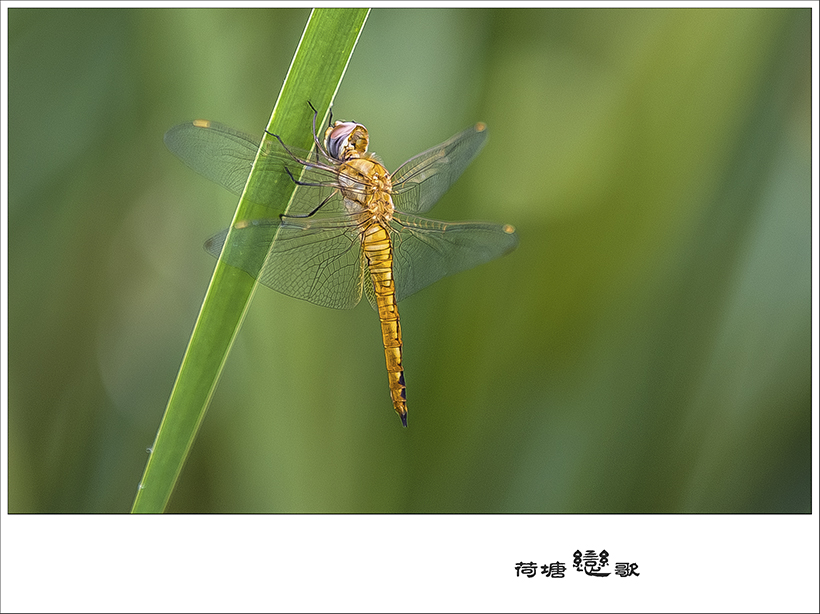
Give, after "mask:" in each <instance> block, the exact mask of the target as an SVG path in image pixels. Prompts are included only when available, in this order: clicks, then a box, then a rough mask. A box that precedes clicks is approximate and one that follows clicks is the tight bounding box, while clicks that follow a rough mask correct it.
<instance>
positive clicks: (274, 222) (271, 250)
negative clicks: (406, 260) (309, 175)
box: [205, 215, 366, 309]
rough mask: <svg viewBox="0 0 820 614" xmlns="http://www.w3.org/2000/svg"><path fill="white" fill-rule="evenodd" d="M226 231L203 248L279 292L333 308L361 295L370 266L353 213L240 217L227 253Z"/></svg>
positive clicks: (346, 306)
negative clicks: (245, 219)
mask: <svg viewBox="0 0 820 614" xmlns="http://www.w3.org/2000/svg"><path fill="white" fill-rule="evenodd" d="M227 236H228V230H227V229H226V230H223V231H222V232H220V233H219V234H216V235H214V236H213V237H211V238H210V239H208V240H207V241H206V242H205V249H206V250H207V251H208V253H210V254H211V255H212V256H214V257H216V258H219V257H220V253H221V254H222V259H223V260H225V261H226V262H227V263H228V264H230V265H232V266H235V267H237V268H239V269H242V270H243V271H245V272H247V273H249V274H250V275H251V276H253V277H254V278H256V279H258V280H259V283H261V284H264V285H266V286H268V287H269V288H273V289H274V290H276V291H277V292H281V293H282V294H287V295H288V296H292V297H294V298H298V299H302V300H305V301H309V302H311V303H315V304H317V305H322V306H323V307H332V308H334V309H350V308H351V307H354V306H355V305H356V304H357V303H358V302H359V299H361V296H362V284H363V281H364V277H365V275H364V273H365V268H366V267H365V262H364V257H363V255H362V249H361V239H360V238H359V228H358V226H357V224H356V221H355V219H354V218H352V217H351V216H347V215H345V216H333V217H325V218H322V219H317V217H316V216H314V217H312V218H307V219H296V220H292V219H290V218H285V221H279V220H278V219H268V220H252V221H246V222H239V223H237V224H236V227H235V228H234V231H233V232H232V233H231V235H230V236H231V239H230V241H229V244H228V245H227V246H226V248H225V250H224V252H223V249H222V248H223V245H224V243H225V239H226V237H227Z"/></svg>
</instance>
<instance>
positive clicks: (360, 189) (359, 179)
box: [339, 156, 395, 223]
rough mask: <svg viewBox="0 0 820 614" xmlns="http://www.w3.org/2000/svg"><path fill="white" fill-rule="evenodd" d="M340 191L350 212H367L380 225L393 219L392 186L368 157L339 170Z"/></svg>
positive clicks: (377, 165)
mask: <svg viewBox="0 0 820 614" xmlns="http://www.w3.org/2000/svg"><path fill="white" fill-rule="evenodd" d="M339 187H340V188H341V191H342V195H343V197H344V201H345V207H346V208H347V210H348V211H349V212H351V213H361V212H367V213H368V214H369V215H370V216H371V217H372V218H375V220H377V221H380V222H383V223H386V222H389V221H390V220H391V219H392V217H393V211H395V207H394V206H393V199H392V196H391V193H392V191H393V183H392V181H391V180H390V173H388V172H387V169H386V168H384V166H382V165H381V164H380V163H379V162H378V161H376V160H374V159H372V158H370V157H369V156H367V157H364V158H354V159H352V160H348V161H347V162H345V163H344V164H342V166H341V167H340V169H339Z"/></svg>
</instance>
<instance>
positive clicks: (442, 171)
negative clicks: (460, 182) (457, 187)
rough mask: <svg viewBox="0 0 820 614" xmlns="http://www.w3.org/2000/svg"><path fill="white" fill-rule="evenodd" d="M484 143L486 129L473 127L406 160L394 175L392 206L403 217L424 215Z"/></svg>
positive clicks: (481, 125)
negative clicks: (414, 214)
mask: <svg viewBox="0 0 820 614" xmlns="http://www.w3.org/2000/svg"><path fill="white" fill-rule="evenodd" d="M486 142H487V126H485V125H484V124H480V123H479V124H476V125H475V126H473V127H471V128H467V130H464V131H463V132H459V133H458V134H457V135H455V136H454V137H453V138H451V139H450V140H449V141H445V142H444V143H442V144H441V145H437V146H435V147H433V148H432V149H428V150H427V151H425V152H423V153H420V154H419V155H417V156H415V157H413V158H410V159H409V160H408V161H407V162H405V163H404V164H402V165H401V166H400V167H399V168H398V169H397V170H396V172H395V173H393V174H392V176H391V177H392V180H393V204H394V205H395V206H396V209H398V210H399V211H403V212H405V213H424V212H425V211H428V210H429V209H430V208H431V207H432V206H433V205H434V204H436V202H437V201H438V199H439V198H441V197H442V195H443V194H444V193H445V192H446V191H447V189H448V188H449V187H450V186H451V185H453V183H454V182H455V180H456V179H458V178H459V176H460V175H461V173H463V172H464V169H465V168H467V165H468V164H470V162H472V160H473V158H475V157H476V156H477V155H478V152H479V151H481V148H482V147H484V144H485V143H486Z"/></svg>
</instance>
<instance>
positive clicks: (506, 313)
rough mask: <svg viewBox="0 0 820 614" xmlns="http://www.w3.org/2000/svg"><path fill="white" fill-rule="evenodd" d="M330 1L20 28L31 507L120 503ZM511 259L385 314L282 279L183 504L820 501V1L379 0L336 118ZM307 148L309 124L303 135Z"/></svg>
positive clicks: (15, 79)
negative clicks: (818, 322) (449, 169)
mask: <svg viewBox="0 0 820 614" xmlns="http://www.w3.org/2000/svg"><path fill="white" fill-rule="evenodd" d="M307 15H308V11H307V10H263V9H254V10H248V9H246V10H160V9H143V10H112V9H105V10H78V9H66V10H59V9H35V10H29V9H11V10H10V11H9V50H8V52H9V160H8V166H9V214H8V216H9V219H8V229H9V261H8V266H9V374H8V375H9V509H10V511H12V512H117V511H127V510H128V509H129V508H130V505H131V502H132V500H133V497H134V494H135V489H136V486H137V484H138V482H139V479H140V475H141V473H142V470H143V467H144V465H145V462H146V458H147V456H146V452H145V449H146V447H147V446H149V445H150V444H151V442H152V441H153V438H154V435H155V433H156V428H157V426H158V424H159V421H160V418H161V415H162V411H163V409H164V407H165V404H166V402H167V397H168V393H169V392H170V389H171V386H172V384H173V381H174V377H175V375H176V372H177V369H178V367H179V363H180V360H181V358H182V354H183V352H184V349H185V346H186V342H187V339H188V337H189V335H190V332H191V327H192V326H193V323H194V321H195V319H196V315H197V311H198V308H199V305H200V303H201V300H202V296H203V293H204V291H205V288H206V287H207V284H208V279H209V275H210V272H211V270H212V268H213V265H214V261H213V260H212V259H211V258H210V257H209V256H207V255H206V254H205V253H204V251H203V250H202V248H201V244H202V241H203V240H204V238H206V237H207V236H209V235H210V234H211V233H213V232H215V231H217V230H219V229H220V228H222V227H224V226H225V225H227V223H228V222H229V219H230V215H231V212H232V210H233V209H232V208H233V206H234V205H235V200H234V198H233V197H232V196H231V195H230V194H228V193H225V192H223V191H221V190H220V189H219V188H218V187H217V186H215V185H212V184H209V183H208V182H207V181H205V180H204V179H202V178H201V177H198V176H197V175H195V174H193V173H192V172H190V171H189V170H188V169H187V168H186V167H184V166H183V165H182V164H181V163H179V162H178V161H177V160H176V159H175V158H174V157H173V156H172V155H171V154H170V153H168V152H167V151H166V150H165V148H164V146H163V143H162V135H163V133H164V131H165V130H166V129H167V128H169V127H170V126H172V125H174V124H176V123H178V122H181V121H185V120H189V119H193V118H197V117H203V118H207V119H213V120H218V121H222V122H224V123H227V124H229V125H232V126H235V127H237V128H240V129H242V130H246V131H249V132H257V133H260V134H261V131H262V130H263V128H264V126H265V122H266V120H267V118H268V116H269V114H270V111H271V107H272V105H273V102H274V101H275V99H276V96H277V93H278V91H279V88H280V85H281V82H282V79H283V78H284V75H285V72H286V71H287V67H288V65H289V62H290V60H291V56H292V53H293V50H294V49H295V47H296V44H297V42H298V39H299V36H300V34H301V32H302V30H303V27H304V23H305V20H306V19H307ZM335 116H336V117H337V118H340V119H355V120H356V121H359V122H361V123H364V124H365V125H367V127H368V129H369V131H370V135H371V147H372V149H373V150H375V151H376V152H377V153H379V154H380V155H381V156H382V157H383V158H384V160H385V161H386V163H387V166H388V168H395V167H397V166H398V165H399V164H400V163H401V162H403V161H404V160H405V159H407V158H409V157H410V156H412V155H414V154H416V153H418V152H420V151H422V150H423V149H426V148H427V147H429V146H431V145H434V144H436V143H438V142H441V141H443V140H445V139H446V138H448V137H450V136H451V135H452V134H454V133H455V132H457V131H459V130H461V129H462V128H464V127H466V126H468V125H470V124H471V123H473V122H475V121H479V120H480V121H485V122H487V124H488V126H489V129H490V141H489V144H488V146H487V147H486V148H485V150H484V151H483V152H482V154H481V155H480V156H479V158H478V159H477V160H476V161H475V162H474V163H473V165H472V167H471V168H470V169H468V171H467V172H466V173H465V175H464V176H463V177H462V179H461V180H460V181H459V182H458V183H457V184H456V186H455V187H454V188H453V189H452V190H451V191H450V193H448V194H447V195H445V197H444V198H443V199H442V200H441V202H440V203H439V204H438V205H437V206H436V207H435V208H434V209H433V211H432V212H431V217H436V218H438V219H444V220H462V219H480V220H487V221H497V222H503V223H510V224H514V225H515V226H516V228H517V229H518V233H519V236H520V240H521V244H520V246H519V248H518V250H517V251H515V252H513V253H512V254H511V255H509V256H507V257H505V258H503V259H501V260H499V261H496V262H493V263H490V264H487V265H484V266H482V267H479V268H478V269H475V270H472V271H469V272H466V273H462V274H460V275H458V276H455V277H452V278H447V279H445V280H442V281H440V282H438V283H437V284H435V285H434V286H432V287H431V288H429V289H427V290H425V291H424V292H421V293H419V294H417V295H415V296H413V297H411V298H409V299H407V300H406V301H404V302H403V303H401V305H400V307H401V315H402V331H403V333H404V340H405V366H406V378H407V386H408V388H407V392H408V407H409V411H410V413H409V428H408V429H406V430H405V429H402V428H401V426H400V423H399V421H398V419H397V418H396V416H395V414H394V413H393V410H392V408H391V405H390V402H389V398H388V389H387V377H386V374H385V370H384V364H383V361H384V355H383V351H382V348H381V341H380V335H379V326H378V320H377V316H376V314H375V313H374V312H373V311H372V310H371V309H370V308H369V307H368V306H367V305H361V306H359V307H358V308H357V309H355V310H352V311H333V310H328V309H323V308H320V307H316V306H313V305H310V304H307V303H303V302H300V301H296V300H293V299H290V298H288V297H285V296H280V295H278V294H276V293H274V292H272V291H269V290H268V289H266V288H261V289H260V290H259V291H258V292H257V293H256V296H255V300H254V303H253V305H252V307H251V310H250V313H249V315H248V317H247V319H246V321H245V324H244V327H243V330H242V331H241V332H240V335H239V338H238V340H237V342H236V344H235V346H234V350H233V353H232V355H231V356H230V358H229V360H228V364H227V366H226V370H225V373H224V376H223V378H222V381H221V383H220V385H219V388H218V389H217V392H216V395H215V398H214V401H213V404H212V406H211V409H210V411H209V413H208V416H207V417H206V420H205V424H204V426H203V428H202V431H201V434H200V438H199V440H198V441H197V443H196V445H195V449H194V451H193V453H192V457H191V459H190V461H189V463H188V465H187V467H186V468H185V470H184V472H183V474H182V477H181V479H180V484H179V488H178V491H177V492H176V493H175V495H174V497H173V498H172V500H171V504H170V508H169V510H170V511H201V512H208V511H213V512H262V511H287V512H807V511H809V510H810V496H811V487H810V478H811V469H810V463H811V433H810V427H811V415H810V412H811V408H810V401H811V381H810V371H811V344H810V333H811V317H810V316H811V296H810V272H811V262H810V258H811V255H810V234H811V230H810V216H811V211H810V130H809V126H810V12H809V10H808V9H783V10H775V9H759V10H752V9H738V10H728V9H726V10H724V9H721V10H718V9H711V10H709V9H700V10H696V9H686V10H684V9H680V10H671V9H670V10H623V9H618V10H592V9H585V10H551V9H533V10H523V9H511V10H497V11H484V10H472V9H471V10H432V9H430V10H376V11H373V12H372V13H371V15H370V18H369V20H368V22H367V25H366V26H365V29H364V32H363V34H362V37H361V39H360V42H359V46H358V48H357V50H356V53H355V54H354V56H353V60H352V62H351V64H350V67H349V70H348V73H347V76H346V78H345V80H344V81H343V83H342V88H341V90H340V92H339V95H338V97H337V99H336V107H335ZM305 129H306V130H307V129H309V126H305Z"/></svg>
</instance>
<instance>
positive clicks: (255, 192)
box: [164, 120, 363, 215]
mask: <svg viewBox="0 0 820 614" xmlns="http://www.w3.org/2000/svg"><path fill="white" fill-rule="evenodd" d="M164 140H165V145H166V146H167V147H168V149H169V150H171V152H172V153H173V154H174V155H175V156H177V157H178V158H179V159H180V160H182V161H183V162H184V163H185V164H186V165H188V166H189V167H190V168H192V169H193V170H195V171H196V172H197V173H199V174H200V175H202V176H204V177H207V178H208V179H210V180H211V181H214V182H215V183H218V184H219V185H221V186H223V187H224V188H226V189H228V190H229V191H231V192H233V193H234V194H236V195H240V194H242V190H243V189H244V188H245V182H246V181H247V179H248V175H249V174H250V172H251V166H252V165H253V161H254V159H255V158H256V152H257V151H258V150H259V139H257V138H254V137H252V136H250V135H249V134H245V133H244V132H240V131H239V130H234V129H233V128H229V127H228V126H224V125H222V124H219V123H217V122H211V121H206V120H196V121H193V122H187V123H184V124H179V125H178V126H174V127H173V128H171V129H170V130H168V132H166V133H165V137H164ZM331 162H332V161H331V160H328V159H326V158H324V157H322V156H320V155H319V154H317V153H316V152H312V153H311V152H307V151H304V150H299V149H296V148H290V147H288V148H287V149H285V147H284V146H283V145H282V144H281V143H280V142H279V141H278V140H277V139H276V138H274V137H270V136H266V138H265V141H264V145H263V149H262V155H261V156H260V159H259V165H260V171H261V172H260V173H259V176H258V181H256V182H255V183H254V184H253V185H251V186H249V188H248V194H247V198H249V199H250V200H251V201H252V202H254V203H257V204H260V205H264V206H268V207H271V208H273V209H274V210H276V211H277V212H278V213H282V212H284V210H285V207H286V206H287V203H281V202H273V201H272V200H271V199H272V196H271V195H272V194H275V193H276V192H277V191H276V190H275V184H276V183H277V182H282V181H284V182H293V181H294V179H296V180H298V181H300V182H302V183H303V184H310V185H304V186H303V187H300V189H299V190H297V193H296V195H295V196H294V199H293V201H292V203H291V205H290V209H289V210H288V213H289V214H295V215H306V214H308V213H310V212H311V211H313V210H314V209H315V208H316V207H317V206H318V205H319V204H320V203H322V202H325V201H326V200H327V199H328V198H329V197H331V195H332V194H333V193H334V191H335V190H336V189H337V188H338V176H337V172H336V168H335V167H334V166H333V165H332V164H331ZM362 189H363V188H362ZM322 210H323V211H324V212H326V213H343V212H344V209H343V207H342V203H341V199H337V198H332V197H331V198H330V200H328V202H327V203H326V204H325V205H323V207H322Z"/></svg>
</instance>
